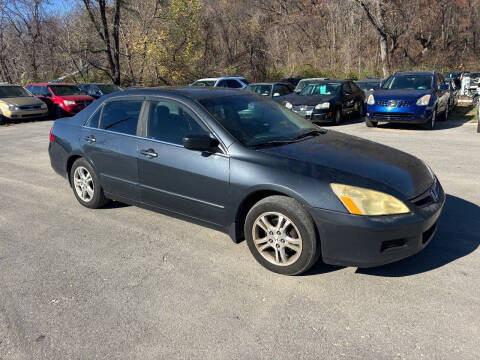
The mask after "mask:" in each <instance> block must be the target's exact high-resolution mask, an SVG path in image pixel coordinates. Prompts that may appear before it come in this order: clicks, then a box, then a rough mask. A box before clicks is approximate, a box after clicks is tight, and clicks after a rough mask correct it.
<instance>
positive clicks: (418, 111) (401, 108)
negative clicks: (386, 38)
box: [365, 71, 449, 129]
mask: <svg viewBox="0 0 480 360" xmlns="http://www.w3.org/2000/svg"><path fill="white" fill-rule="evenodd" d="M448 112H449V87H448V85H447V84H446V83H445V80H444V78H443V75H441V74H439V73H437V72H436V71H428V72H427V71H418V72H397V73H395V74H393V75H391V76H390V77H389V78H388V79H387V80H385V81H384V82H383V83H382V86H381V87H380V89H379V90H376V91H375V92H374V93H373V94H370V96H369V97H368V99H367V116H366V118H365V123H366V125H367V126H368V127H373V126H377V125H378V123H379V122H392V123H407V124H423V125H424V127H425V128H426V129H433V128H434V127H435V122H436V120H437V118H438V117H440V116H441V117H442V118H443V119H447V118H448Z"/></svg>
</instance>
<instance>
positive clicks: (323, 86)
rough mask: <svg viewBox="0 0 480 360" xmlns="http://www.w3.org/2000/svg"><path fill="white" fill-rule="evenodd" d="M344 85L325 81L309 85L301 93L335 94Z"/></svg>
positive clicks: (311, 94) (307, 94) (308, 94)
mask: <svg viewBox="0 0 480 360" xmlns="http://www.w3.org/2000/svg"><path fill="white" fill-rule="evenodd" d="M341 86H342V84H341V83H336V82H323V83H319V84H310V85H307V86H306V87H305V88H304V89H303V90H302V91H301V92H300V95H305V96H313V95H334V94H336V93H337V91H338V90H339V89H340V87H341Z"/></svg>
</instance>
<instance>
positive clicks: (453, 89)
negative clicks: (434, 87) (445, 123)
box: [445, 78, 460, 110]
mask: <svg viewBox="0 0 480 360" xmlns="http://www.w3.org/2000/svg"><path fill="white" fill-rule="evenodd" d="M445 82H446V83H447V85H448V91H449V93H450V96H449V98H448V106H449V109H450V110H453V109H454V108H455V107H456V106H457V104H458V94H459V91H460V88H458V87H457V84H456V83H455V80H454V79H452V78H448V79H445Z"/></svg>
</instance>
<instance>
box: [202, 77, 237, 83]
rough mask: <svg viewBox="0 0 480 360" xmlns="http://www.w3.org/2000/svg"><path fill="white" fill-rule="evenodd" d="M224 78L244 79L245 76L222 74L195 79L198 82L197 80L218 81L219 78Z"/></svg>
mask: <svg viewBox="0 0 480 360" xmlns="http://www.w3.org/2000/svg"><path fill="white" fill-rule="evenodd" d="M223 79H240V80H243V79H245V78H244V77H243V76H220V77H212V78H203V79H198V80H195V81H194V82H197V81H217V80H223Z"/></svg>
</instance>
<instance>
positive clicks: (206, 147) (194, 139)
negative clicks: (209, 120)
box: [183, 135, 220, 153]
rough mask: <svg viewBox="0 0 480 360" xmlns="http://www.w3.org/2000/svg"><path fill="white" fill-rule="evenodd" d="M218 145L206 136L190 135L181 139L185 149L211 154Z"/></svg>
mask: <svg viewBox="0 0 480 360" xmlns="http://www.w3.org/2000/svg"><path fill="white" fill-rule="evenodd" d="M219 144H220V143H219V142H218V140H217V139H213V138H211V137H210V136H207V135H192V136H188V137H184V138H183V146H184V147H185V149H189V150H197V151H204V152H210V153H213V152H215V150H216V149H217V147H218V145H219Z"/></svg>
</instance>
